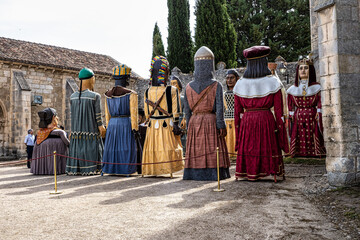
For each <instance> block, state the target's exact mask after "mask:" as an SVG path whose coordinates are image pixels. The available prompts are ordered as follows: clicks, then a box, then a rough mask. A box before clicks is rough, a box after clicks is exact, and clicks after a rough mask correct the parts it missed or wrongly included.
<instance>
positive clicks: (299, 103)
mask: <svg viewBox="0 0 360 240" xmlns="http://www.w3.org/2000/svg"><path fill="white" fill-rule="evenodd" d="M297 88H299V87H295V86H292V87H291V88H289V90H288V107H289V112H290V114H291V115H292V116H293V117H292V119H293V122H292V129H291V134H290V135H291V145H290V154H291V156H293V157H321V156H325V155H326V150H325V146H324V137H323V126H322V118H321V96H320V90H321V87H320V85H319V84H314V85H312V86H309V87H308V92H307V95H306V96H300V94H296V93H297V92H299V93H301V92H302V89H297ZM296 90H298V91H296Z"/></svg>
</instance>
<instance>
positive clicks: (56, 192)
mask: <svg viewBox="0 0 360 240" xmlns="http://www.w3.org/2000/svg"><path fill="white" fill-rule="evenodd" d="M54 178H55V192H51V193H50V194H60V193H61V192H58V191H57V177H56V151H54Z"/></svg>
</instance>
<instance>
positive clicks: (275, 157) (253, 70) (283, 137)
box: [234, 46, 289, 181]
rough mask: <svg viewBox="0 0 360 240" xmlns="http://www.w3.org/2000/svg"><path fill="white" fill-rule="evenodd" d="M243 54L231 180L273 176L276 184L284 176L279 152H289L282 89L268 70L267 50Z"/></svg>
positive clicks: (237, 91)
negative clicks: (233, 177)
mask: <svg viewBox="0 0 360 240" xmlns="http://www.w3.org/2000/svg"><path fill="white" fill-rule="evenodd" d="M243 54H244V57H245V58H246V59H247V67H246V71H245V73H244V76H243V77H242V78H241V79H240V80H239V81H237V83H236V85H235V87H234V93H235V116H234V117H235V128H236V149H237V151H238V154H237V159H236V173H235V178H236V179H238V178H243V179H248V180H257V179H259V178H262V177H266V176H268V175H274V180H275V181H276V176H284V174H285V171H284V164H283V158H282V152H281V150H284V151H285V152H288V151H289V146H288V139H287V133H286V129H285V124H284V117H283V100H282V94H281V87H282V86H281V84H280V81H279V79H278V78H277V77H275V76H273V75H271V72H270V70H269V69H268V65H267V64H268V62H267V56H268V55H269V54H270V48H269V47H267V46H254V47H251V48H248V49H245V50H244V51H243ZM272 107H274V114H273V113H272V112H271V108H272ZM274 115H275V118H274Z"/></svg>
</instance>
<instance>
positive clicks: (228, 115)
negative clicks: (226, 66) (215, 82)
mask: <svg viewBox="0 0 360 240" xmlns="http://www.w3.org/2000/svg"><path fill="white" fill-rule="evenodd" d="M239 78H240V76H239V73H238V72H237V71H236V70H235V69H230V70H228V71H227V73H226V86H227V91H226V92H224V105H225V113H224V118H225V123H226V132H227V135H226V137H225V140H226V146H227V149H228V152H229V154H230V155H231V154H234V153H235V152H236V150H235V142H236V136H235V121H234V92H233V89H234V87H235V84H236V82H237V81H238V80H239Z"/></svg>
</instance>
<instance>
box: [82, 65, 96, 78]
mask: <svg viewBox="0 0 360 240" xmlns="http://www.w3.org/2000/svg"><path fill="white" fill-rule="evenodd" d="M94 75H95V74H94V72H93V71H92V70H91V69H89V68H83V69H81V70H80V72H79V79H80V80H85V79H88V78H91V77H92V76H94Z"/></svg>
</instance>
